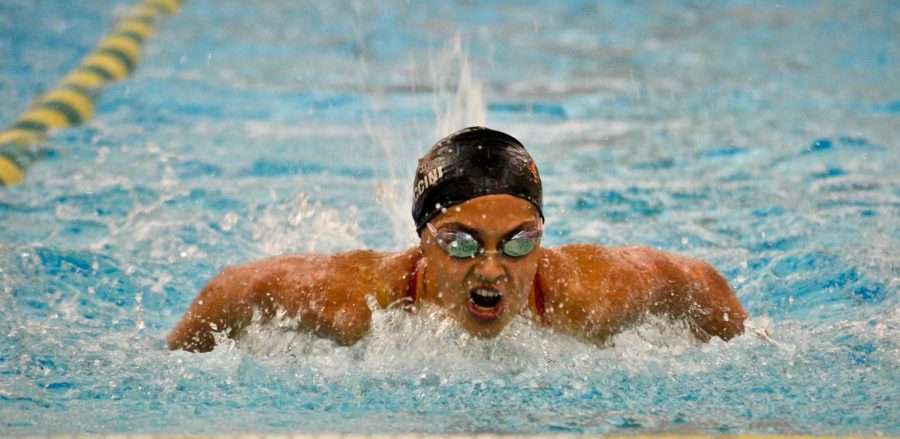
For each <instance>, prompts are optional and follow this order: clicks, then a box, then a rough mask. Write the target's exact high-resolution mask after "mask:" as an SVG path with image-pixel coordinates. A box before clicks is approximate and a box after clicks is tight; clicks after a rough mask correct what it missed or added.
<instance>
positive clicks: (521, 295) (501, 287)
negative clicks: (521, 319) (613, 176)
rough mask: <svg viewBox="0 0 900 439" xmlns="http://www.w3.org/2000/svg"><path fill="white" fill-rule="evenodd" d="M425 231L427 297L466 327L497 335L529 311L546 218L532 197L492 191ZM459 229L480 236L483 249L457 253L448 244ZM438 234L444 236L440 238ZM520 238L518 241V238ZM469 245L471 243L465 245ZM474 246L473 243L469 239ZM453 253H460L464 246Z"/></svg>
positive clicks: (450, 211)
mask: <svg viewBox="0 0 900 439" xmlns="http://www.w3.org/2000/svg"><path fill="white" fill-rule="evenodd" d="M430 225H431V230H429V228H426V229H425V230H423V231H422V236H421V238H422V239H421V242H420V246H421V247H422V252H423V255H424V256H425V258H426V260H427V268H426V271H425V291H424V292H423V296H422V299H423V300H425V301H429V302H433V303H436V304H438V305H439V306H441V307H442V308H444V309H445V310H446V311H447V312H448V313H449V314H450V316H452V317H453V319H454V320H456V321H457V322H458V323H459V324H460V325H461V326H462V327H463V328H464V329H465V330H466V331H468V332H469V333H470V334H473V335H476V336H479V337H488V338H490V337H494V336H496V335H497V334H499V333H500V332H501V331H502V330H503V328H505V327H506V325H508V324H509V323H510V322H511V321H512V320H513V319H514V318H515V317H516V315H517V314H520V313H523V312H524V311H525V310H527V309H528V304H529V298H530V296H531V293H532V290H533V287H534V276H535V272H536V271H537V263H538V258H539V253H540V252H539V246H538V245H539V243H540V241H539V238H537V240H533V241H532V242H533V243H534V248H533V249H531V250H530V251H528V252H527V253H526V254H523V255H521V256H509V255H508V254H506V253H504V251H503V248H504V246H503V244H506V245H505V248H506V250H507V253H522V252H524V251H525V250H528V249H529V248H530V247H529V243H528V242H525V241H523V240H522V238H521V237H523V236H530V237H534V236H539V231H540V227H541V217H540V215H539V214H538V211H537V209H536V208H535V207H534V206H533V205H532V204H531V203H529V202H528V201H525V200H523V199H521V198H517V197H514V196H511V195H486V196H483V197H478V198H473V199H471V200H469V201H466V202H465V203H462V204H458V205H456V206H453V207H451V208H449V209H448V210H447V212H444V213H442V214H440V215H438V216H437V217H436V218H435V219H434V220H432V221H431V223H430ZM454 231H460V232H464V233H466V234H468V235H470V236H472V237H474V238H475V239H476V240H477V241H478V243H479V244H480V248H481V249H483V250H484V251H483V252H478V253H477V254H475V256H474V257H463V258H460V257H454V256H452V255H451V254H450V252H448V250H446V249H445V248H442V247H441V245H440V244H439V243H438V240H439V239H440V240H441V241H442V242H443V244H444V247H447V243H448V239H447V238H446V237H451V238H452V237H453V236H454V234H453V233H454ZM435 233H437V236H438V238H435ZM515 238H518V240H517V241H516V242H512V241H513V240H515ZM463 244H465V243H463ZM469 244H471V241H469ZM453 251H455V252H457V253H459V248H454V249H453Z"/></svg>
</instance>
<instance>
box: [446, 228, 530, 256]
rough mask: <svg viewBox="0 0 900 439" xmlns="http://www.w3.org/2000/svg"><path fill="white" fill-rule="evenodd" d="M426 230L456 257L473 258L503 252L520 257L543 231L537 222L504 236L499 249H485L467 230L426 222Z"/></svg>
mask: <svg viewBox="0 0 900 439" xmlns="http://www.w3.org/2000/svg"><path fill="white" fill-rule="evenodd" d="M428 231H429V232H430V233H431V236H432V237H433V238H434V240H435V241H436V242H437V244H438V246H440V247H441V248H442V249H443V250H444V251H445V252H447V254H448V255H450V256H452V257H454V258H457V259H466V258H474V257H475V256H476V255H479V254H482V253H503V254H504V255H506V256H509V257H511V258H520V257H522V256H525V255H527V254H529V253H531V252H532V251H534V249H535V248H537V246H538V243H539V242H540V240H541V234H542V233H543V229H542V228H541V226H540V224H538V226H537V227H534V228H528V229H525V230H521V231H519V232H518V233H516V234H515V235H513V236H511V237H508V238H504V239H503V240H502V241H500V245H499V246H498V247H499V248H500V250H485V249H484V246H483V245H482V243H481V241H480V240H478V239H477V238H475V237H474V236H472V234H471V233H469V232H466V231H463V230H459V229H453V228H449V227H446V228H445V227H442V228H440V229H435V228H434V226H432V225H431V223H428Z"/></svg>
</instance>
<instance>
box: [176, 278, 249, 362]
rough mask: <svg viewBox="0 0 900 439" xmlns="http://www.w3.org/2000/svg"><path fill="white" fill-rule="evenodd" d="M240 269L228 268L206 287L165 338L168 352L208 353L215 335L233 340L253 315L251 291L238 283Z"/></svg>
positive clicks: (242, 283)
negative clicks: (226, 336)
mask: <svg viewBox="0 0 900 439" xmlns="http://www.w3.org/2000/svg"><path fill="white" fill-rule="evenodd" d="M238 271H239V268H229V269H226V270H224V271H223V272H222V273H220V274H219V275H218V276H216V277H215V278H214V279H213V280H212V281H211V282H210V283H209V284H207V285H206V286H205V287H204V288H203V290H201V291H200V294H198V295H197V298H196V299H194V302H193V303H192V304H191V306H190V308H189V309H188V311H187V312H186V313H185V314H184V316H183V317H182V318H181V321H179V322H178V324H177V325H176V326H175V328H174V329H173V330H172V332H171V333H169V335H168V337H167V342H168V347H169V349H170V350H176V349H184V350H186V351H191V352H208V351H211V350H213V348H214V347H215V345H216V340H215V335H214V334H215V333H217V332H223V331H224V332H225V333H226V334H227V335H228V336H229V337H231V338H234V337H236V336H237V335H238V334H239V333H240V331H241V330H242V329H243V328H244V327H245V326H246V325H247V324H248V323H249V322H250V319H251V318H252V316H253V301H254V300H253V298H254V295H255V294H254V292H253V290H252V288H251V285H250V284H248V283H247V282H246V279H244V280H243V281H241V280H240V277H241V276H240V275H239V274H238V273H237V272H238Z"/></svg>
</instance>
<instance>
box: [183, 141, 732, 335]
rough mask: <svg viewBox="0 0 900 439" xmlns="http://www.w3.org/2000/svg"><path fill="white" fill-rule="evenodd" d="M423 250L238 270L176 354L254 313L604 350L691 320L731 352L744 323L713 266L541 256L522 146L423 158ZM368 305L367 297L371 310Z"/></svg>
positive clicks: (236, 330)
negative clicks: (659, 321) (620, 338)
mask: <svg viewBox="0 0 900 439" xmlns="http://www.w3.org/2000/svg"><path fill="white" fill-rule="evenodd" d="M412 216H413V220H414V221H415V224H416V231H417V232H418V235H419V244H418V246H415V247H412V248H409V249H407V250H405V251H400V252H391V253H381V252H375V251H369V250H358V251H351V252H347V253H340V254H335V255H314V254H297V255H285V256H278V257H274V258H270V259H265V260H260V261H257V262H251V263H248V264H246V265H241V266H235V267H229V268H226V269H225V270H223V271H222V272H221V273H219V274H218V275H217V276H216V277H215V278H213V279H212V281H210V282H209V284H207V285H206V286H205V287H204V288H203V289H202V290H201V291H200V293H199V295H198V296H197V297H196V299H195V300H194V302H193V304H191V306H190V308H189V309H188V311H187V312H186V313H185V314H184V316H183V317H182V319H181V321H180V322H178V324H177V326H175V328H174V329H173V330H172V332H171V333H170V334H169V336H168V347H169V349H173V350H175V349H184V350H188V351H196V352H205V351H210V350H212V349H213V348H214V347H215V343H216V342H215V337H214V334H215V333H217V332H224V333H225V334H226V335H227V336H228V337H231V338H235V339H236V338H239V337H240V336H241V333H242V331H243V330H244V329H245V328H246V327H247V326H248V325H249V324H250V322H251V319H252V318H253V315H254V310H256V311H257V312H258V313H260V314H261V315H262V317H263V320H266V319H271V318H272V317H274V316H275V315H276V314H277V313H278V312H279V311H281V312H286V313H287V315H289V316H292V317H293V318H294V319H296V321H297V322H298V326H299V328H300V330H303V331H309V332H311V333H313V334H316V335H318V336H321V337H326V338H330V339H332V340H334V341H336V342H337V343H339V344H343V345H350V344H353V343H355V342H357V341H359V340H360V339H361V338H363V337H364V336H365V335H366V334H367V333H368V332H369V329H370V326H371V321H372V310H371V309H370V308H369V305H368V303H369V301H370V300H371V299H374V302H373V303H377V306H378V307H379V308H381V309H385V308H389V307H393V306H402V307H405V308H407V309H408V310H410V311H412V312H414V311H415V310H416V309H417V308H422V307H426V306H428V307H439V308H440V309H442V310H444V312H445V313H446V315H448V316H449V318H452V319H453V320H454V321H455V322H456V323H457V324H458V325H459V326H461V327H462V328H463V329H465V331H467V332H468V333H470V334H472V335H474V336H477V337H484V338H491V337H495V336H497V335H498V334H500V333H501V331H503V329H504V328H505V327H506V326H507V325H509V323H510V322H512V321H513V320H514V319H517V318H525V319H529V320H532V321H534V322H535V323H536V324H537V325H540V326H542V327H544V328H547V330H550V331H555V332H559V333H564V334H568V335H571V336H573V337H576V338H579V339H582V340H585V341H588V342H593V343H597V344H603V343H604V342H605V341H607V340H608V339H609V338H610V337H611V336H612V335H614V334H616V333H617V332H619V331H621V330H623V329H624V328H627V327H629V326H630V325H634V324H636V323H638V322H640V320H641V319H642V318H643V317H644V316H647V315H659V316H663V317H666V318H670V319H676V320H684V321H686V322H687V323H688V326H689V327H690V328H691V332H692V333H693V334H694V335H695V336H696V337H697V338H698V339H700V340H703V341H707V340H709V339H710V338H712V337H719V338H721V339H723V340H729V339H731V338H733V337H735V336H737V335H739V334H741V333H742V332H743V330H744V319H745V318H746V317H747V313H746V311H744V308H743V307H742V306H741V304H740V302H738V299H737V297H735V295H734V293H733V292H732V291H731V289H730V288H729V286H728V283H727V282H726V281H725V279H724V278H723V277H722V275H721V274H719V273H718V272H717V271H716V270H715V269H714V268H713V267H712V266H710V265H709V264H707V263H705V262H702V261H699V260H695V259H691V258H687V257H683V256H677V255H673V254H669V253H665V252H662V251H659V250H654V249H650V248H645V247H616V248H612V247H604V246H600V245H593V244H570V245H563V246H560V247H557V248H545V247H541V235H542V233H543V230H544V217H543V210H542V187H541V179H540V175H539V174H538V170H537V166H536V165H535V163H534V161H533V160H532V159H531V156H530V155H529V154H528V152H527V151H526V150H525V147H524V146H522V144H521V143H520V142H519V141H518V140H516V139H515V138H513V137H511V136H509V135H507V134H504V133H501V132H499V131H494V130H490V129H487V128H483V127H471V128H466V129H463V130H461V131H458V132H456V133H453V134H451V135H449V136H447V137H446V138H444V139H443V140H441V141H439V142H438V143H436V144H435V145H434V146H433V147H432V148H431V150H430V151H428V153H426V154H425V156H424V157H423V158H422V159H420V160H419V165H418V169H417V171H416V178H415V182H414V186H413V208H412ZM367 298H369V299H367Z"/></svg>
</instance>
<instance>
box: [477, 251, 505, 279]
mask: <svg viewBox="0 0 900 439" xmlns="http://www.w3.org/2000/svg"><path fill="white" fill-rule="evenodd" d="M478 259H479V261H478V263H477V264H475V273H474V274H475V277H476V278H477V279H478V280H480V281H483V282H497V281H499V280H501V279H503V277H504V276H506V270H505V269H504V268H503V265H502V264H501V263H500V261H499V257H498V255H497V252H484V253H483V254H481V255H479V256H478Z"/></svg>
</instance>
